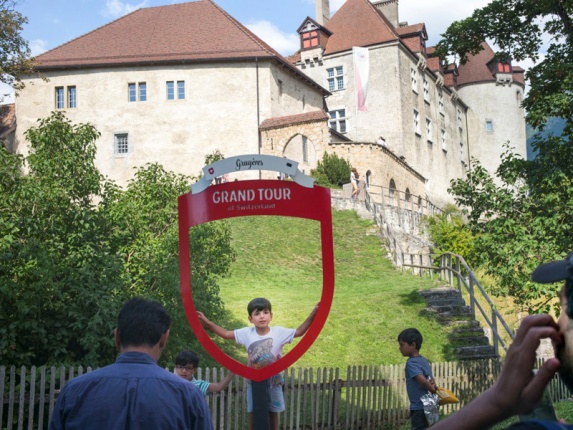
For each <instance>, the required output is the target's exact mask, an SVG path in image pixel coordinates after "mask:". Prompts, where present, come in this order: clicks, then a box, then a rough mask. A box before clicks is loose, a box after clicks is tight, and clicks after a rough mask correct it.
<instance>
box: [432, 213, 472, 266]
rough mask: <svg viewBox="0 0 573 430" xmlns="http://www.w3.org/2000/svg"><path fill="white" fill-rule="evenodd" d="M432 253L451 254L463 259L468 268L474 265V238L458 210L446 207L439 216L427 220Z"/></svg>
mask: <svg viewBox="0 0 573 430" xmlns="http://www.w3.org/2000/svg"><path fill="white" fill-rule="evenodd" d="M427 222H428V228H429V232H430V236H431V238H432V242H434V245H435V247H434V250H433V252H435V253H437V254H443V253H444V252H452V253H454V254H458V255H461V256H462V257H464V259H465V260H466V262H467V263H468V264H469V265H470V266H474V265H476V263H477V261H475V260H476V259H475V253H474V236H473V234H472V233H471V231H470V229H469V228H468V227H467V225H466V223H465V222H464V219H463V218H462V215H461V213H460V211H459V209H458V208H456V207H455V206H454V205H446V206H445V207H444V211H443V212H442V213H441V214H440V215H433V216H431V217H428V218H427Z"/></svg>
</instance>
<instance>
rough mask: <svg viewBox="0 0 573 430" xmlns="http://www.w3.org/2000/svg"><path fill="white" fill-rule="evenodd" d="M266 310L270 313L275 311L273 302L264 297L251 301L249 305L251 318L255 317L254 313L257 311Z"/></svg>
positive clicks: (248, 309)
mask: <svg viewBox="0 0 573 430" xmlns="http://www.w3.org/2000/svg"><path fill="white" fill-rule="evenodd" d="M265 310H268V311H269V312H272V311H273V310H272V308H271V302H269V301H268V300H267V299H264V298H262V297H257V298H256V299H253V300H251V301H250V302H249V304H248V305H247V312H248V313H249V316H251V315H253V312H255V311H265Z"/></svg>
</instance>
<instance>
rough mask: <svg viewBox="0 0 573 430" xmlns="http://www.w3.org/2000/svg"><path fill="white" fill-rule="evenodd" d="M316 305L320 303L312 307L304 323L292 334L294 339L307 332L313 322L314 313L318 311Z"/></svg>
mask: <svg viewBox="0 0 573 430" xmlns="http://www.w3.org/2000/svg"><path fill="white" fill-rule="evenodd" d="M318 305H320V302H318V303H317V304H316V306H315V307H314V309H313V310H312V312H311V313H310V315H309V316H308V317H307V318H306V319H305V320H304V322H303V323H302V324H301V325H299V326H298V328H297V329H296V331H295V332H294V337H300V336H302V335H303V334H305V333H306V332H307V330H308V328H309V327H310V325H311V324H312V321H313V320H314V316H315V315H316V311H317V310H318Z"/></svg>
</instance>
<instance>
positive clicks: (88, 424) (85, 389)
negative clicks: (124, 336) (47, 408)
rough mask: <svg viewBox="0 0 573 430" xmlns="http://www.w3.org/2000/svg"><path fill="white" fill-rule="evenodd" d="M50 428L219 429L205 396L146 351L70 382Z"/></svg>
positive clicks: (86, 429) (99, 429)
mask: <svg viewBox="0 0 573 430" xmlns="http://www.w3.org/2000/svg"><path fill="white" fill-rule="evenodd" d="M49 429H50V430H59V429H68V430H71V429H78V430H79V429H82V430H92V429H93V430H103V429H105V430H120V429H121V430H126V429H131V430H137V429H153V430H158V429H162V430H163V429H192V430H213V424H212V422H211V416H210V413H209V408H208V406H207V402H206V401H205V398H204V396H203V394H202V393H201V392H200V391H199V389H198V388H197V387H195V385H193V384H192V383H191V382H189V381H186V380H185V379H183V378H180V377H179V376H177V375H174V374H173V373H170V372H168V371H167V370H165V369H162V368H161V367H159V366H158V365H157V363H156V362H155V360H154V359H153V358H152V357H151V356H149V355H147V354H145V353H142V352H126V353H123V354H121V355H120V356H119V357H118V358H117V360H116V362H115V363H114V364H112V365H110V366H106V367H103V368H101V369H98V370H94V371H93V372H89V373H86V374H84V375H82V376H79V377H77V378H74V379H72V380H71V381H69V382H68V383H67V384H66V385H64V387H63V388H62V391H61V392H60V395H59V396H58V399H57V401H56V407H55V409H54V412H53V414H52V418H51V421H50V426H49Z"/></svg>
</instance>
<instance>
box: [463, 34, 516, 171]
mask: <svg viewBox="0 0 573 430" xmlns="http://www.w3.org/2000/svg"><path fill="white" fill-rule="evenodd" d="M482 46H483V47H484V49H483V51H481V52H479V53H478V54H477V55H475V56H472V57H469V61H468V62H467V63H466V64H464V65H460V66H459V76H458V80H457V83H458V94H459V96H460V98H461V99H463V100H464V102H465V103H466V104H467V105H468V106H469V108H470V111H469V115H468V133H469V145H470V146H469V152H470V156H471V157H475V158H477V159H478V160H479V161H480V163H481V165H482V166H483V167H485V168H486V169H487V170H488V172H490V174H494V173H495V172H496V170H497V168H498V166H499V163H500V157H501V155H502V154H503V153H504V152H505V148H504V144H505V143H506V142H508V141H509V143H510V147H512V148H513V152H516V153H518V154H519V155H521V156H522V157H523V158H524V159H526V158H527V145H526V140H527V139H526V127H525V111H524V109H523V107H522V106H521V101H522V99H523V93H524V89H525V80H524V70H523V69H522V68H521V67H519V66H515V65H512V64H511V59H509V58H507V59H503V60H501V59H496V58H495V53H494V51H493V50H492V49H491V48H490V46H489V45H488V44H487V43H483V44H482Z"/></svg>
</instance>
